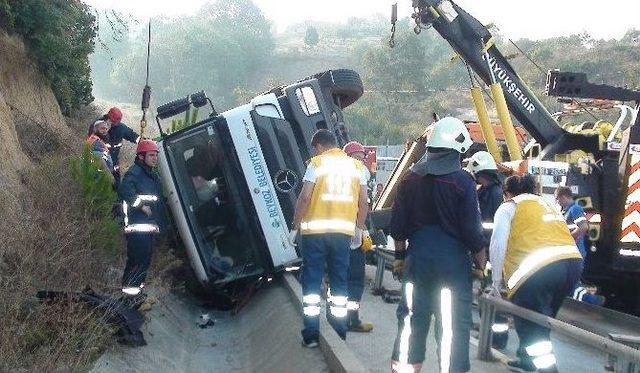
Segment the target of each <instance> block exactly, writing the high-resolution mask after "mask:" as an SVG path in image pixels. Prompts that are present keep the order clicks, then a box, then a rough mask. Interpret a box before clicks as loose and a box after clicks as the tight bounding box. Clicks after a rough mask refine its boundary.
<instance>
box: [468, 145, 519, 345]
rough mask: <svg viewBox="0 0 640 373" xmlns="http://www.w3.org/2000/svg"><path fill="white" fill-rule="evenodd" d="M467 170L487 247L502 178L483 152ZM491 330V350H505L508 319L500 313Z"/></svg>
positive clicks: (494, 162) (499, 201) (499, 199)
mask: <svg viewBox="0 0 640 373" xmlns="http://www.w3.org/2000/svg"><path fill="white" fill-rule="evenodd" d="M467 170H469V171H470V172H471V173H472V174H473V177H474V178H475V179H476V183H478V184H479V185H480V187H479V188H478V202H479V204H480V215H481V216H482V223H483V225H485V226H486V227H485V230H484V232H485V238H486V240H487V241H486V243H487V247H488V246H489V241H490V240H491V229H488V228H490V227H491V226H493V217H494V215H495V214H496V211H497V210H498V207H500V205H501V204H502V202H503V201H504V197H503V194H502V178H501V177H500V175H499V174H498V165H497V164H496V161H495V160H494V159H493V156H492V155H491V154H490V153H488V152H485V151H479V152H477V153H475V154H474V155H472V156H471V158H469V159H468V163H467ZM489 260H491V258H489ZM491 330H492V331H493V340H492V345H493V348H496V349H498V350H502V349H504V348H506V347H507V342H508V341H509V319H508V318H507V316H506V315H504V314H502V313H498V314H496V316H495V320H494V323H493V325H492V326H491Z"/></svg>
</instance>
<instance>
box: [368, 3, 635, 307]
mask: <svg viewBox="0 0 640 373" xmlns="http://www.w3.org/2000/svg"><path fill="white" fill-rule="evenodd" d="M412 5H413V9H414V12H413V15H412V18H413V20H414V21H415V23H416V26H415V29H414V30H415V31H416V33H420V32H421V31H422V30H424V29H428V28H433V29H434V30H435V31H436V32H437V33H438V34H440V36H441V37H443V38H444V39H445V40H446V41H447V42H448V43H449V44H450V45H451V47H452V48H453V50H454V52H455V53H456V55H457V57H459V58H460V59H461V61H462V62H463V63H464V64H465V65H466V66H467V68H468V69H469V73H470V77H471V75H472V74H475V76H477V77H478V78H479V79H476V81H477V82H478V83H481V84H482V83H484V84H486V85H487V86H488V87H489V88H490V90H491V93H492V94H493V99H494V102H495V104H496V110H497V111H498V115H499V117H500V119H501V122H502V125H503V127H504V128H505V134H507V133H508V132H510V131H511V133H513V132H512V129H513V128H511V129H510V128H509V126H511V123H510V115H509V113H511V114H512V115H513V116H514V117H515V118H516V119H517V120H518V122H519V123H520V124H521V125H522V126H523V127H524V128H525V129H526V130H527V132H529V134H530V135H531V137H532V138H533V139H534V140H535V142H536V144H535V145H534V146H530V147H529V149H531V150H530V151H529V152H528V154H527V157H526V158H525V159H522V158H521V156H522V151H521V150H520V149H519V148H517V147H516V146H514V144H513V142H511V143H510V142H509V139H507V144H508V145H509V154H510V156H511V161H510V162H502V159H500V155H499V154H497V153H496V152H495V149H496V148H493V149H492V147H491V142H492V141H491V140H492V139H491V135H492V134H490V133H487V132H483V134H484V135H485V140H486V142H487V147H488V150H489V151H490V152H491V153H492V154H493V155H494V157H495V158H496V160H497V161H498V162H500V164H501V165H502V166H506V169H507V170H508V171H509V172H521V173H522V172H529V173H532V174H534V175H535V176H537V178H538V180H539V182H540V184H541V185H540V186H541V190H540V192H541V194H543V195H547V196H552V194H553V191H554V190H555V188H556V187H558V186H560V185H563V186H571V188H572V190H573V192H574V194H575V195H576V196H577V197H578V198H577V200H578V202H579V203H580V204H581V205H582V206H583V207H584V208H585V210H586V211H587V216H588V218H589V221H590V231H589V241H590V243H591V248H590V250H589V252H588V255H587V257H586V261H585V270H584V274H583V280H585V281H586V282H587V283H590V284H593V285H595V286H597V288H598V291H599V292H600V293H601V294H602V295H604V296H605V297H606V298H607V307H610V308H613V309H618V310H621V311H623V312H627V313H632V314H636V315H640V288H638V286H637V284H640V125H638V121H639V120H640V118H638V115H637V114H638V109H639V108H640V106H639V105H640V91H639V90H633V89H627V88H620V87H614V86H608V85H604V84H603V85H597V84H592V83H590V82H589V81H588V79H587V77H586V75H585V74H583V73H573V72H560V71H557V70H556V71H554V70H551V71H549V72H548V74H547V80H546V93H547V94H548V95H549V96H556V97H560V98H563V99H569V100H571V101H575V100H576V99H578V100H579V99H604V100H613V101H620V102H631V103H633V105H634V106H633V107H630V106H626V105H625V106H620V107H621V108H622V109H621V110H622V111H623V112H625V113H626V112H628V113H629V114H630V115H627V116H626V120H625V119H624V116H621V118H620V119H619V120H618V122H617V123H616V125H615V126H611V127H612V128H610V131H608V132H609V133H608V134H606V133H605V134H606V135H607V136H606V137H605V136H603V134H602V133H598V131H597V130H594V128H591V130H590V131H581V132H579V131H568V130H566V129H565V128H563V127H562V126H560V125H559V123H558V121H557V120H556V118H555V117H554V115H552V114H551V113H550V112H549V111H548V110H547V109H546V108H545V106H544V105H543V104H542V102H541V101H540V100H539V99H538V98H537V97H536V96H535V94H534V93H533V92H532V90H531V89H530V88H529V87H527V85H526V84H525V82H524V81H523V80H522V79H521V78H520V77H519V76H518V74H517V73H516V71H515V69H514V68H513V67H512V66H511V64H510V63H509V61H508V60H507V58H506V57H505V55H503V54H502V53H501V52H500V50H499V49H498V46H497V45H496V44H495V42H494V37H493V35H492V34H491V32H490V31H489V29H488V28H487V27H485V26H484V25H483V24H482V23H481V22H479V21H478V20H477V19H476V18H474V17H473V16H472V15H470V14H469V13H467V12H466V11H465V10H464V9H462V8H461V7H460V6H459V5H458V4H456V3H455V2H453V1H449V0H413V4H412ZM394 13H395V10H394ZM395 18H397V17H396V16H395V14H394V15H393V16H392V22H395ZM390 44H391V45H392V46H393V38H392V40H391V43H390ZM472 81H473V78H472ZM480 88H481V87H473V88H472V92H471V93H472V97H473V100H474V104H475V106H476V110H477V112H478V117H479V120H480V122H481V123H482V122H483V121H484V122H488V115H486V108H485V107H484V105H485V104H484V99H483V97H482V92H481V91H480ZM578 102H579V101H578ZM507 108H508V110H507ZM627 109H628V110H627ZM483 119H484V120H483ZM505 122H506V123H505ZM625 123H626V125H625ZM491 132H492V131H491ZM428 134H429V129H428V128H427V130H426V131H425V132H424V133H423V135H422V136H420V137H419V138H417V139H416V140H415V141H413V142H411V143H409V144H408V145H407V148H406V150H405V152H404V153H403V155H402V157H401V158H400V160H399V162H398V164H397V166H396V167H395V169H394V171H393V173H392V175H391V177H390V179H389V181H388V183H387V184H386V186H385V188H384V190H383V192H382V197H381V198H379V199H378V200H377V202H376V204H375V205H374V208H373V213H372V221H373V224H374V226H376V227H378V228H383V229H384V228H385V227H386V224H387V223H388V220H389V215H390V209H391V207H392V205H393V199H394V196H395V191H396V188H397V185H399V181H400V180H401V179H402V175H403V174H404V172H405V171H406V170H407V169H408V168H409V167H410V166H411V165H412V164H413V163H415V162H416V161H417V160H419V159H420V158H421V157H422V155H423V154H424V152H425V146H424V145H425V143H426V139H427V137H428ZM534 149H537V151H535V150H534ZM492 150H494V151H492ZM576 154H578V155H580V156H575V155H576Z"/></svg>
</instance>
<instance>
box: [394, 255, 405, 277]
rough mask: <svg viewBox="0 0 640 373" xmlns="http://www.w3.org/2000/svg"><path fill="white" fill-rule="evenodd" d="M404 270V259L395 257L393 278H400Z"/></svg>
mask: <svg viewBox="0 0 640 373" xmlns="http://www.w3.org/2000/svg"><path fill="white" fill-rule="evenodd" d="M403 270H404V259H396V260H394V261H393V272H392V273H393V278H395V279H396V280H402V271H403Z"/></svg>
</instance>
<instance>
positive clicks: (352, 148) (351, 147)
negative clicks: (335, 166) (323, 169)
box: [342, 141, 364, 155]
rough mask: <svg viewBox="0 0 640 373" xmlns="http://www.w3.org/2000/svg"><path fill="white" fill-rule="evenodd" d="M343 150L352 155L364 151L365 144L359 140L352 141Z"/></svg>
mask: <svg viewBox="0 0 640 373" xmlns="http://www.w3.org/2000/svg"><path fill="white" fill-rule="evenodd" d="M342 150H344V152H345V153H347V155H351V154H353V153H364V146H362V144H360V143H359V142H357V141H351V142H348V143H347V145H345V146H344V148H342Z"/></svg>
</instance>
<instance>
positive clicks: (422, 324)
mask: <svg viewBox="0 0 640 373" xmlns="http://www.w3.org/2000/svg"><path fill="white" fill-rule="evenodd" d="M471 144H472V141H471V138H470V136H469V131H468V130H467V128H466V127H465V125H464V123H462V121H460V120H459V119H456V118H451V117H446V118H443V119H440V120H439V121H437V122H436V123H435V124H434V125H433V127H432V129H431V134H430V136H429V140H428V141H427V152H426V154H425V157H424V158H423V159H422V160H420V161H419V162H418V163H416V164H415V165H414V166H413V167H411V169H410V172H408V173H407V174H406V175H405V177H404V178H403V180H402V182H401V184H400V187H399V189H398V193H397V195H396V199H395V201H394V204H393V211H392V218H391V223H390V226H389V230H390V233H391V236H392V237H393V239H394V240H395V250H396V253H395V255H396V260H395V261H394V273H395V274H396V275H397V276H399V277H401V278H402V283H403V288H402V290H403V291H402V293H403V294H402V301H401V302H400V305H399V306H398V311H397V317H398V334H397V337H396V340H395V344H394V348H393V354H392V370H393V371H394V372H417V371H420V369H421V368H422V362H423V361H424V358H425V348H426V338H427V333H428V329H429V324H430V319H431V316H432V315H434V314H435V315H436V323H435V324H436V337H437V340H438V344H439V352H440V356H439V362H440V366H441V371H443V372H467V371H469V369H470V363H469V334H470V329H471V323H472V319H471V302H472V297H473V296H472V276H471V268H472V264H471V260H472V257H473V260H474V261H475V262H476V266H477V267H478V268H480V269H483V268H484V265H485V263H486V251H485V248H484V239H483V235H482V226H481V222H480V211H479V208H478V197H477V193H476V186H475V182H474V181H473V178H472V177H471V175H470V174H469V173H468V172H466V171H464V170H462V167H461V162H460V159H461V154H464V153H465V152H466V151H467V150H468V149H469V147H470V146H471ZM407 241H408V243H409V244H408V246H406V242H407ZM470 253H471V254H472V255H471V256H470ZM405 260H406V261H405Z"/></svg>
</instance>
